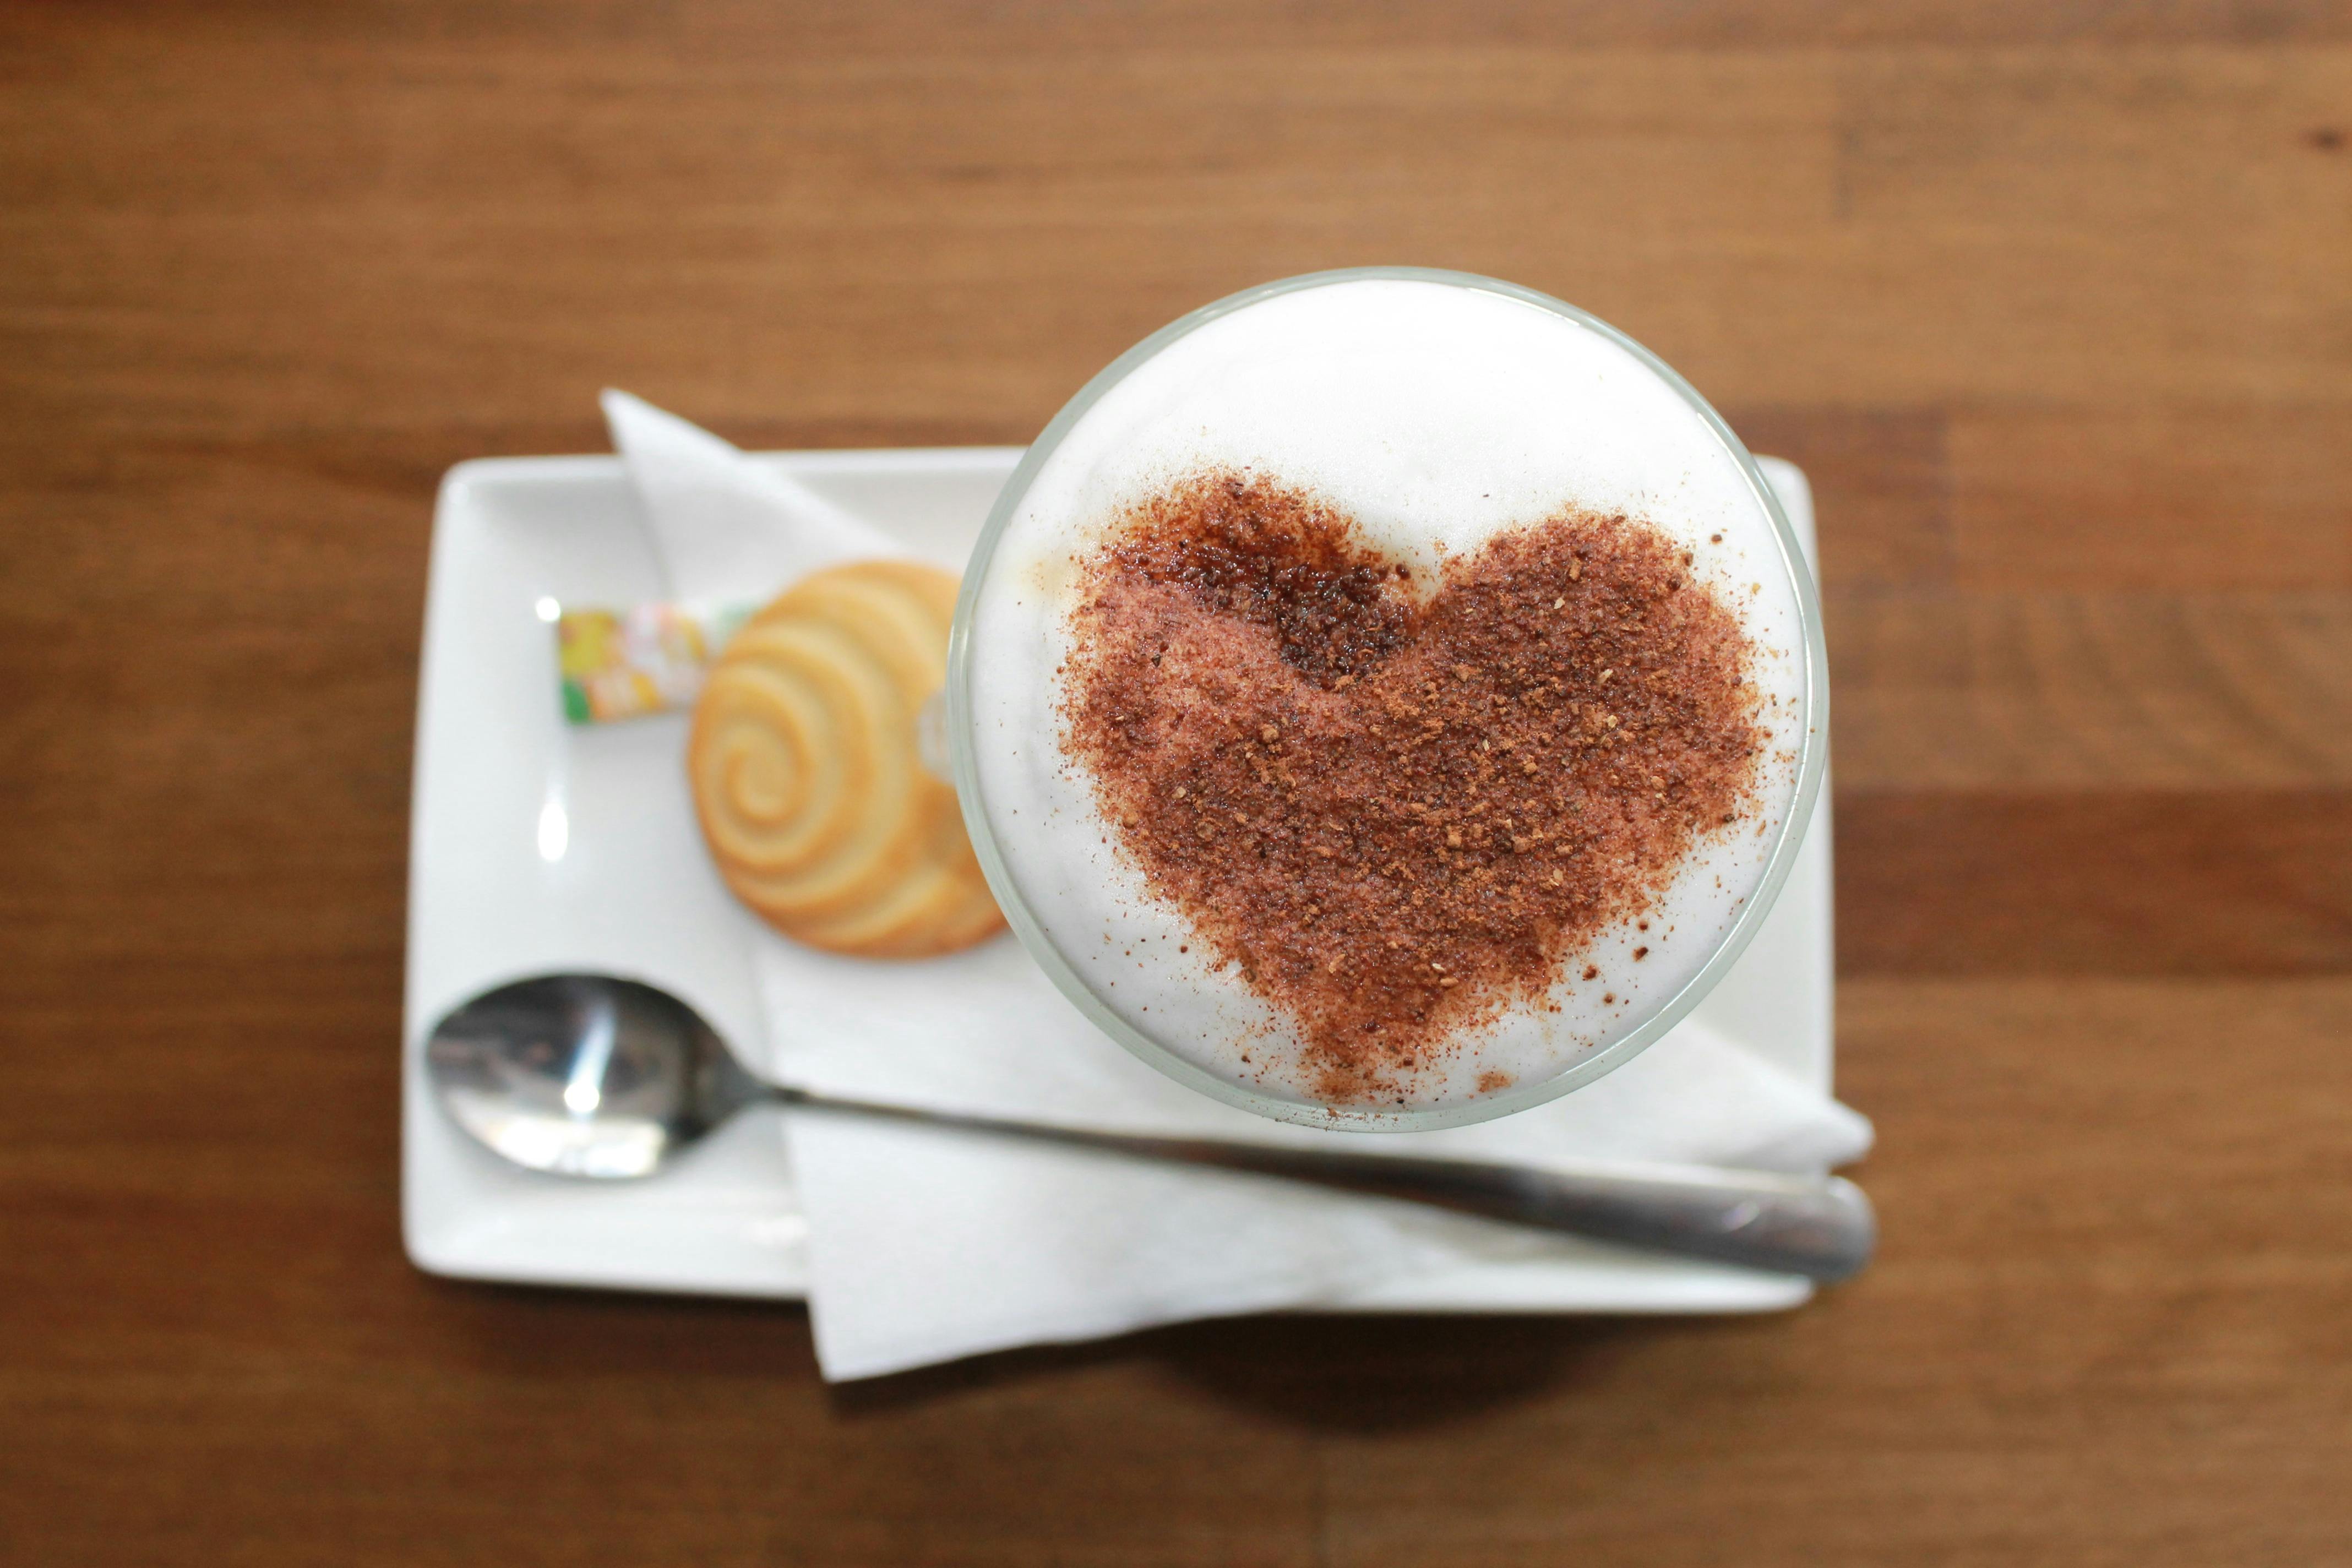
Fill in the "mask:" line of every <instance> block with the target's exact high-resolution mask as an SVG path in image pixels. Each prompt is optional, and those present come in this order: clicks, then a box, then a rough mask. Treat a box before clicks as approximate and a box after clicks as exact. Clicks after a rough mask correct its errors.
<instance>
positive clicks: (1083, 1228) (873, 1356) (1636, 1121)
mask: <svg viewBox="0 0 2352 1568" xmlns="http://www.w3.org/2000/svg"><path fill="white" fill-rule="evenodd" d="M604 407H605V414H606V416H607V418H608V420H609V421H610V423H611V425H612V428H613V436H614V445H615V446H617V447H619V449H620V451H621V453H622V455H623V457H624V458H625V459H626V460H627V464H628V468H629V472H630V476H631V478H632V479H633V480H634V481H635V485H636V489H637V491H638V494H639V495H640V496H641V497H642V498H643V500H644V501H645V504H646V517H647V520H648V522H649V523H650V525H651V527H652V529H653V532H654V536H655V539H656V543H657V546H658V548H659V549H660V551H661V552H662V554H663V556H664V558H665V560H666V562H667V567H668V570H669V573H670V575H671V578H672V582H671V589H672V591H673V592H674V593H676V594H678V595H686V596H709V597H718V596H741V597H756V596H761V595H768V594H772V593H774V592H776V591H778V590H780V589H782V587H783V586H785V585H786V584H788V583H790V582H791V581H793V579H794V578H796V577H798V576H800V575H802V574H804V573H806V572H809V571H812V570H814V569H815V568H817V567H819V566H823V565H827V564H831V563H835V562H838V561H842V560H845V559H851V558H854V557H857V556H867V555H875V554H891V553H903V552H899V551H898V550H897V549H896V548H895V547H893V546H891V545H889V544H888V543H887V542H884V541H881V539H880V536H878V535H877V534H875V533H874V532H873V531H871V530H870V529H868V528H866V526H865V525H864V524H863V523H860V522H858V521H856V520H855V519H851V518H848V517H847V516H846V515H845V513H843V512H842V511H841V510H840V509H839V508H837V507H835V506H833V505H832V504H831V503H829V502H826V501H824V500H822V498H819V497H817V496H815V495H814V493H813V492H811V491H809V490H808V489H806V488H805V487H803V486H800V485H797V484H793V483H791V482H790V481H788V480H784V479H781V478H780V477H779V476H777V475H775V474H774V473H772V471H771V470H770V469H769V468H766V467H765V466H764V465H762V464H760V463H758V462H756V461H755V460H753V459H751V458H746V457H745V456H744V455H743V454H742V453H740V452H739V451H737V450H736V449H735V448H733V447H730V446H728V445H727V444H726V443H725V442H723V441H720V440H719V439H718V438H717V437H713V436H709V435H708V434H707V433H705V432H702V431H699V430H697V429H695V428H694V427H693V426H689V425H687V424H685V423H684V422H683V421H680V420H677V419H676V418H674V417H672V416H668V415H666V414H663V413H661V412H660V411H659V410H657V409H655V408H652V407H651V406H649V405H646V404H644V403H641V402H639V401H638V400H636V399H635V398H631V397H628V396H626V395H623V394H620V393H607V394H605V397H604ZM751 943H752V961H753V965H754V969H755V972H756V974H757V977H758V983H759V988H760V994H761V1000H762V1002H763V1004H764V1005H765V1008H766V1012H767V1020H768V1028H769V1038H768V1040H767V1042H766V1045H767V1053H766V1058H765V1061H764V1064H762V1063H761V1062H760V1061H759V1060H757V1059H755V1060H754V1063H753V1065H754V1066H755V1067H757V1066H761V1065H764V1066H765V1068H766V1069H767V1071H768V1072H769V1073H770V1075H771V1076H772V1077H773V1078H774V1079H777V1080H778V1081H780V1082H785V1083H791V1084H793V1085H796V1086H799V1087H802V1088H805V1089H813V1090H816V1091H820V1092H828V1093H834V1094H840V1095H846V1096H855V1097H856V1098H860V1099H865V1100H882V1101H887V1102H890V1103H895V1104H903V1105H909V1106H919V1107H925V1108H934V1109H940V1110H968V1111H978V1112H986V1113H991V1114H997V1115H1005V1116H1018V1117H1024V1118H1028V1119H1032V1120H1036V1121H1051V1122H1057V1123H1061V1124H1064V1125H1069V1126H1086V1127H1101V1128H1108V1129H1113V1130H1117V1131H1138V1132H1160V1133H1181V1134H1193V1135H1210V1136H1218V1137H1226V1138H1235V1139H1247V1140H1252V1141H1256V1142H1269V1143H1276V1142H1278V1143H1286V1144H1297V1145H1304V1144H1312V1143H1324V1144H1328V1145H1331V1146H1335V1147H1339V1146H1344V1147H1347V1148H1349V1149H1350V1150H1355V1151H1364V1152H1374V1153H1395V1154H1430V1155H1444V1156H1447V1157H1452V1158H1466V1159H1489V1160H1496V1161H1503V1162H1512V1163H1531V1164H1538V1165H1541V1164H1547V1163H1566V1162H1574V1161H1582V1160H1592V1159H1609V1160H1629V1161H1669V1162H1677V1163H1723V1164H1739V1165H1752V1166H1758V1167H1762V1168H1769V1169H1774V1170H1784V1171H1819V1170H1823V1169H1826V1168H1828V1167H1830V1166H1832V1165H1836V1164H1842V1163H1845V1162H1847V1161H1849V1160H1852V1159H1854V1158H1856V1157H1857V1156H1859V1155H1860V1154H1861V1153H1862V1152H1864V1150H1865V1149H1867V1148H1868V1147H1869V1143H1870V1137H1871V1132H1870V1125H1869V1123H1868V1122H1867V1121H1864V1119H1863V1118H1862V1117H1860V1116H1858V1115H1856V1114H1855V1113H1854V1112H1853V1111H1852V1110H1847V1109H1846V1108H1845V1107H1843V1106H1842V1105H1839V1104H1838V1103H1837V1102H1835V1101H1834V1100H1831V1099H1829V1098H1828V1097H1827V1096H1825V1095H1822V1094H1821V1093H1819V1092H1817V1091H1815V1090H1813V1089H1810V1088H1808V1087H1807V1086H1805V1085H1803V1084H1801V1083H1799V1082H1798V1081H1796V1080H1795V1079H1791V1078H1790V1077H1789V1076H1788V1075H1787V1074H1786V1073H1783V1072H1781V1071H1780V1069H1778V1068H1774V1067H1772V1066H1771V1065H1770V1064H1769V1063H1767V1062H1765V1061H1764V1060H1763V1059H1761V1058H1759V1057H1756V1056H1754V1055H1752V1054H1751V1053H1749V1052H1748V1051H1746V1050H1744V1049H1742V1048H1741V1047H1739V1046H1738V1045H1737V1044H1736V1043H1734V1042H1733V1041H1730V1040H1728V1039H1727V1038H1725V1037H1722V1036H1721V1035H1719V1034H1717V1033H1716V1032H1714V1031H1712V1030H1709V1029H1706V1028H1704V1027H1702V1026H1698V1025H1696V1024H1688V1023H1686V1024H1685V1025H1684V1026H1681V1027H1680V1028H1677V1029H1676V1030H1675V1031H1674V1032H1673V1033H1672V1034H1670V1035H1669V1036H1668V1037H1666V1038H1664V1039H1663V1040H1661V1041H1659V1042H1658V1043H1657V1044H1656V1045H1654V1046H1652V1047H1650V1048H1649V1049H1648V1050H1647V1051H1645V1052H1644V1053H1643V1054H1642V1055H1641V1056H1640V1057H1638V1058H1635V1059H1634V1060H1633V1061H1632V1062H1631V1063H1629V1064H1627V1065H1626V1066H1625V1067H1623V1068H1619V1069H1618V1070H1617V1071H1616V1072H1614V1073H1612V1074H1611V1075H1610V1076H1609V1077H1607V1078H1605V1079H1601V1080H1600V1081H1599V1082H1597V1083H1594V1084H1592V1085H1591V1086H1590V1087H1588V1088H1586V1089H1580V1090H1579V1091H1578V1092H1576V1093H1574V1094H1571V1095H1569V1096H1566V1097H1564V1098H1562V1099H1560V1100H1554V1101H1552V1102H1551V1103H1550V1104H1549V1105H1545V1106H1539V1107H1538V1108H1537V1109H1535V1110H1528V1111H1524V1112H1521V1113H1520V1114H1518V1115H1517V1116H1512V1117H1507V1118H1505V1119H1503V1120H1502V1121H1492V1122H1485V1123H1481V1124H1479V1125H1477V1126H1475V1127H1465V1128H1457V1129H1451V1130H1447V1131H1437V1132H1423V1133H1387V1134H1367V1133H1343V1132H1329V1131H1319V1130H1316V1129H1312V1128H1301V1127H1291V1126H1286V1125H1284V1124H1282V1123H1278V1122H1274V1121H1266V1120H1265V1119H1263V1118H1260V1117H1256V1116H1253V1115H1251V1114H1249V1113H1248V1112H1246V1111H1242V1110H1234V1109H1233V1108H1232V1107H1229V1106H1225V1105H1223V1104H1220V1103H1219V1102H1217V1101H1214V1100H1208V1099H1205V1098H1203V1097H1202V1096H1200V1095H1198V1094H1196V1093H1194V1092H1192V1090H1190V1089H1184V1088H1181V1086H1179V1085H1178V1084H1176V1083H1174V1082H1173V1081H1172V1080H1171V1079H1166V1078H1163V1077H1162V1076H1160V1074H1159V1073H1158V1072H1156V1071H1154V1070H1153V1069H1151V1068H1148V1067H1146V1066H1144V1065H1143V1064H1142V1063H1141V1062H1139V1061H1137V1060H1136V1059H1135V1058H1132V1057H1130V1056H1129V1055H1128V1054H1127V1052H1126V1051H1124V1050H1123V1049H1121V1048H1120V1047H1118V1046H1117V1045H1116V1044H1114V1043H1113V1042H1112V1041H1111V1040H1109V1039H1108V1037H1105V1036H1103V1035H1102V1034H1101V1033H1100V1032H1099V1031H1097V1029H1096V1028H1095V1027H1094V1026H1092V1025H1091V1024H1089V1023H1087V1020H1086V1019H1085V1018H1084V1017H1083V1016H1081V1015H1080V1014H1079V1013H1078V1011H1077V1010H1076V1008H1075V1007H1073V1006H1072V1005H1070V1003H1069V1002H1068V1001H1067V1000H1066V999H1065V998H1064V997H1063V995H1062V994H1061V993H1060V992H1058V991H1057V990H1055V987H1054V985H1053V984H1052V982H1050V981H1048V980H1047V979H1046V978H1045V973H1044V972H1043V971H1041V970H1039V969H1038V968H1037V966H1036V965H1035V964H1034V963H1032V962H1031V961H1030V959H1029V956H1028V954H1027V953H1026V952H1025V951H1024V950H1023V949H1022V947H1021V946H1020V944H1019V943H1018V942H1015V941H1014V940H1013V938H1012V937H1011V936H1009V935H1008V936H1001V937H998V938H996V939H995V940H993V941H991V942H985V943H982V945H981V946H979V947H976V948H973V949H971V950H970V951H968V952H961V953H957V954H954V955H951V956H950V957H946V958H936V959H926V960H920V961H915V962H905V963H892V962H881V961H872V960H863V959H853V958H842V957H838V956H835V955H834V954H830V953H824V952H817V951H815V950H814V949H811V948H806V947H802V946H799V945H798V944H795V943H793V942H789V941H787V940H786V939H784V938H782V937H781V936H777V935H775V934H773V933H772V932H770V931H766V930H764V929H761V930H758V931H755V932H754V934H753V935H752V937H751ZM785 1122H786V1136H787V1137H788V1139H789V1140H790V1142H791V1150H792V1160H793V1172H794V1174H795V1177H796V1179H797V1181H798V1183H799V1186H800V1191H801V1196H802V1200H803V1204H804V1205H805V1206H806V1209H807V1214H808V1224H809V1253H810V1263H811V1283H810V1289H809V1306H810V1312H811V1316H812V1320H813V1321H814V1326H815V1334H816V1350H817V1360H818V1363H819V1365H820V1367H821V1368H822V1370H823V1371H824V1375H825V1376H827V1377H828V1378H834V1379H845V1378H857V1377H871V1376H875V1375H877V1374H880V1373H889V1372H897V1371H900V1370H903V1369H905V1368H908V1367H913V1366H919V1365H922V1364H925V1363H931V1362H938V1361H945V1360H950V1359H953V1358H955V1357H958V1356H965V1355H971V1354H975V1353H977V1352H983V1351H990V1350H1000V1349H1003V1348H1006V1347H1009V1346H1013V1345H1019V1344H1028V1343H1035V1342H1048V1341H1063V1340H1076V1339H1087V1338H1093V1337H1097V1336H1100V1335H1104V1334H1111V1333H1118V1332H1120V1331H1125V1330H1129V1329H1134V1328H1140V1327H1143V1326H1145V1325H1148V1324H1152V1323H1163V1322H1170V1321H1177V1320H1181V1319H1187V1318H1199V1317H1209V1316H1215V1315H1218V1314H1223V1313H1234V1312H1245V1311H1255V1310H1266V1309H1272V1308H1281V1307H1302V1306H1312V1305H1316V1304H1331V1303H1337V1302H1339V1301H1342V1300H1346V1299H1347V1298H1348V1297H1349V1295H1351V1294H1354V1293H1358V1292H1362V1291H1366V1290H1370V1289H1376V1288H1379V1287H1381V1286H1384V1285H1388V1284H1391V1283H1393V1282H1395V1281H1398V1280H1400V1279H1412V1278H1413V1277H1416V1276H1424V1275H1429V1274H1433V1273H1439V1272H1445V1271H1451V1270H1454V1269H1458V1268H1463V1267H1465V1265H1475V1264H1477V1263H1482V1262H1492V1261H1498V1260H1503V1259H1508V1258H1533V1257H1545V1256H1554V1257H1562V1258H1565V1257H1572V1256H1579V1255H1586V1254H1591V1255H1597V1253H1598V1249H1597V1248H1595V1247H1593V1246H1592V1244H1588V1243H1583V1242H1579V1241H1576V1240H1573V1239H1570V1238H1566V1237H1552V1236H1547V1235H1542V1234H1539V1233H1535V1232H1530V1231H1527V1230H1523V1229H1518V1228H1515V1227H1512V1226H1503V1225H1498V1224H1495V1223H1492V1222H1488V1221H1483V1220H1478V1219H1474V1218H1469V1217H1466V1216H1463V1215H1452V1214H1447V1213H1444V1212H1442V1211H1438V1210H1434V1209H1427V1208H1423V1207H1420V1206H1418V1205H1411V1204H1404V1203H1397V1202H1391V1201H1386V1200H1381V1199H1375V1198H1363V1197H1355V1196H1350V1195H1348V1194H1338V1193H1328V1192H1321V1191H1318V1190H1315V1189H1312V1188H1307V1187H1302V1186H1297V1185H1293V1184H1287V1183H1283V1182H1278V1181H1273V1180H1268V1179H1265V1178H1262V1177H1254V1176H1248V1175H1243V1174H1237V1173H1224V1172H1212V1171H1197V1170H1189V1169H1183V1168H1179V1167H1173V1166H1166V1165H1160V1164H1155V1163H1150V1162H1147V1161H1138V1160H1129V1159H1125V1158H1122V1157H1120V1156H1118V1155H1113V1154H1104V1153H1097V1152H1087V1151H1082V1150H1071V1149H1060V1148H1053V1147H1048V1146H1044V1145H1035V1144H1028V1143H1024V1142H1019V1141H1017V1140H1013V1139H1006V1138H1000V1137H991V1136H988V1135H986V1134H979V1133H968V1132H955V1131H944V1130H940V1129H934V1128H923V1127H912V1126H905V1125H898V1124H892V1123H888V1122H884V1121H878V1120H872V1119H866V1118H859V1117H856V1116H852V1115H845V1114H837V1113H827V1112H823V1111H809V1110H795V1111H791V1112H788V1113H787V1115H786V1118H785Z"/></svg>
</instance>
